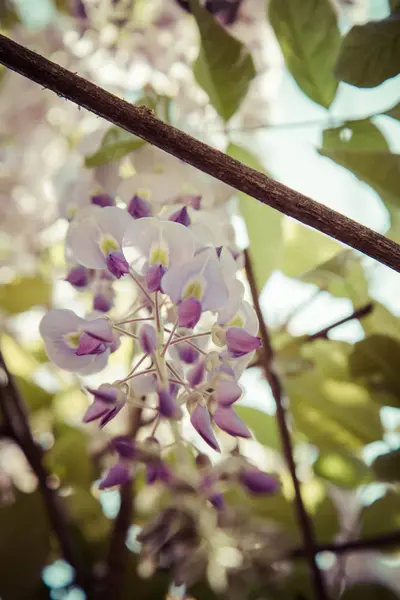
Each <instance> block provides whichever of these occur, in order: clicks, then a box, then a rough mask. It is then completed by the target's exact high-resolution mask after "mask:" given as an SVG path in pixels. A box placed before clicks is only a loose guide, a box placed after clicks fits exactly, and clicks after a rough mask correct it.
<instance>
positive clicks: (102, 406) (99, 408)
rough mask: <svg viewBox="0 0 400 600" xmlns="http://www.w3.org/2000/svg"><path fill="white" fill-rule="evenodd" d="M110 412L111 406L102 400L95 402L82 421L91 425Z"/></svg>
mask: <svg viewBox="0 0 400 600" xmlns="http://www.w3.org/2000/svg"><path fill="white" fill-rule="evenodd" d="M109 410H110V405H109V404H107V403H106V402H102V401H101V400H95V401H94V402H93V403H92V404H91V405H90V406H89V408H88V409H87V411H86V412H85V414H84V415H83V419H82V421H83V422H84V423H90V422H91V421H97V419H100V418H101V417H103V416H104V415H105V414H106V413H108V411H109Z"/></svg>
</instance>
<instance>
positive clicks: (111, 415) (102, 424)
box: [100, 403, 124, 429]
mask: <svg viewBox="0 0 400 600" xmlns="http://www.w3.org/2000/svg"><path fill="white" fill-rule="evenodd" d="M123 406H124V404H123V403H121V404H118V405H117V406H114V407H113V408H110V409H109V410H108V412H107V413H106V414H105V415H103V417H102V418H101V420H100V429H102V428H103V427H105V426H106V425H107V423H109V422H110V421H112V420H113V419H114V417H116V416H117V414H118V413H119V411H120V410H121V408H122V407H123Z"/></svg>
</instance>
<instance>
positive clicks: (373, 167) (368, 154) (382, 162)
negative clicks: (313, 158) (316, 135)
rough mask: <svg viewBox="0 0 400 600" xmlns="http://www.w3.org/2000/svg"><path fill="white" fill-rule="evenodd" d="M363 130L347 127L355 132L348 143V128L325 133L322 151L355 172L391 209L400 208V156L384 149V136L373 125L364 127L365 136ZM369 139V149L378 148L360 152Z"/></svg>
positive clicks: (330, 130) (329, 130)
mask: <svg viewBox="0 0 400 600" xmlns="http://www.w3.org/2000/svg"><path fill="white" fill-rule="evenodd" d="M360 129H361V127H360V126H357V128H356V127H355V126H354V125H353V128H352V129H351V128H350V127H348V128H347V132H348V133H347V135H348V134H349V132H353V133H352V134H351V139H350V140H349V141H346V135H342V134H343V131H346V127H341V128H337V129H335V130H332V129H328V130H326V131H324V134H323V146H322V148H320V149H319V150H318V152H319V153H320V154H321V155H322V156H326V157H327V158H330V159H331V160H333V161H334V162H336V163H338V164H339V165H341V166H342V167H344V168H346V169H349V171H352V173H354V175H355V176H356V177H358V179H360V180H361V181H363V182H364V183H367V184H368V185H370V186H371V187H372V188H373V189H374V190H375V191H376V192H377V193H378V194H379V195H380V197H381V198H382V200H383V201H384V202H385V203H387V204H389V206H391V207H393V206H394V207H399V206H400V193H399V189H398V181H399V177H400V155H399V154H391V153H390V151H389V149H385V148H384V142H383V136H382V134H379V133H378V132H377V128H376V127H375V126H374V125H372V123H371V124H369V125H368V126H367V125H366V124H364V125H363V129H364V132H363V133H362V132H361V131H360ZM367 129H368V131H367ZM341 137H342V139H341ZM366 140H369V141H368V148H376V149H370V150H367V151H362V150H360V149H359V147H360V146H361V145H362V144H364V143H365V142H366ZM340 142H341V143H340Z"/></svg>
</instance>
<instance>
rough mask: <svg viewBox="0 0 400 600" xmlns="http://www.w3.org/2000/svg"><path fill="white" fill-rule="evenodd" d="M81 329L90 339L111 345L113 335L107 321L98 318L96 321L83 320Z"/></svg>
mask: <svg viewBox="0 0 400 600" xmlns="http://www.w3.org/2000/svg"><path fill="white" fill-rule="evenodd" d="M82 329H83V330H84V331H85V332H86V333H88V334H89V335H90V336H91V337H92V338H96V339H97V340H100V341H101V342H105V343H106V344H111V343H112V342H113V341H114V334H113V330H112V327H111V324H110V321H108V319H104V318H102V317H99V318H98V319H92V320H90V319H85V322H84V325H83V327H82Z"/></svg>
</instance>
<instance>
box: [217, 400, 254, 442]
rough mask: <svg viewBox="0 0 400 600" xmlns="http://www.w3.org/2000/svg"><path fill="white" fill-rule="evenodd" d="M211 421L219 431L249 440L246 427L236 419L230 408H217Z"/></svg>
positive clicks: (249, 436) (249, 435)
mask: <svg viewBox="0 0 400 600" xmlns="http://www.w3.org/2000/svg"><path fill="white" fill-rule="evenodd" d="M213 419H214V423H215V424H216V425H218V427H219V428H220V429H222V430H223V431H226V433H229V435H235V436H238V437H243V438H251V433H250V431H249V430H248V429H247V427H246V425H245V424H244V423H243V421H242V420H241V419H240V418H239V417H238V415H237V414H236V413H235V411H234V410H233V408H232V407H231V406H228V407H222V406H218V408H217V410H216V411H215V413H214V415H213Z"/></svg>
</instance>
